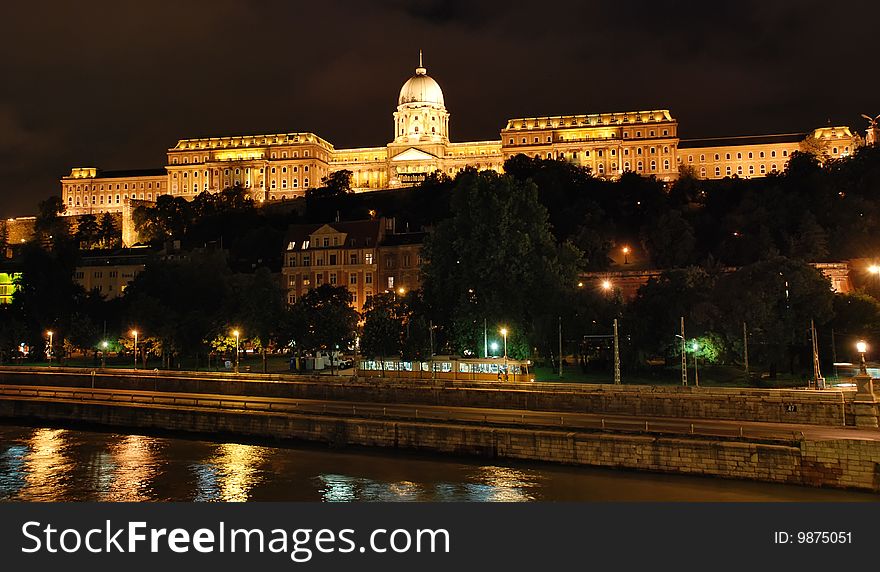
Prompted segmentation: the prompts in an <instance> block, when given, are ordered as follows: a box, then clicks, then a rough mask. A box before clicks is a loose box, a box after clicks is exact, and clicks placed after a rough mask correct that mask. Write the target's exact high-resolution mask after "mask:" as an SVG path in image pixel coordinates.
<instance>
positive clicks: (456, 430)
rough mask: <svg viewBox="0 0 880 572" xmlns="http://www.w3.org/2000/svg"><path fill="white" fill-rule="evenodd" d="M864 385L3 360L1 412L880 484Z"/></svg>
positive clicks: (879, 453)
mask: <svg viewBox="0 0 880 572" xmlns="http://www.w3.org/2000/svg"><path fill="white" fill-rule="evenodd" d="M864 406H865V402H864V399H862V396H859V395H857V393H856V391H854V390H823V391H808V390H768V389H739V388H738V389H720V388H711V389H710V388H705V389H703V388H695V387H655V386H613V385H586V384H544V383H526V384H499V383H492V382H448V381H446V382H413V381H402V380H394V379H368V380H367V379H358V378H355V377H350V378H344V377H339V378H328V377H326V376H317V377H312V376H294V375H261V374H227V373H194V372H159V371H142V370H116V369H114V370H100V369H82V368H54V367H53V368H29V367H2V368H0V418H2V419H7V420H30V421H48V422H53V423H87V424H92V425H100V426H105V427H113V428H117V429H118V428H124V429H130V430H138V429H140V430H161V431H174V432H180V433H193V434H200V435H209V436H210V435H212V434H214V435H223V436H230V435H233V436H235V435H238V436H241V437H245V438H258V439H267V440H282V441H283V440H301V441H315V442H323V443H327V444H329V445H331V446H334V447H345V446H366V447H385V448H395V449H400V450H417V451H423V452H436V453H440V454H453V455H467V456H477V457H484V458H493V459H523V460H533V461H543V462H553V463H565V464H571V465H590V466H602V467H611V468H620V469H633V470H645V471H655V472H665V473H681V474H697V475H706V476H715V477H724V478H738V479H752V480H759V481H766V482H779V483H789V484H803V485H811V486H823V487H837V488H850V489H858V490H866V491H871V492H876V493H880V430H877V429H876V428H873V427H868V428H865V427H857V426H856V425H857V424H858V425H863V423H858V422H859V420H860V417H859V415H860V413H863V412H864V410H865V407H864Z"/></svg>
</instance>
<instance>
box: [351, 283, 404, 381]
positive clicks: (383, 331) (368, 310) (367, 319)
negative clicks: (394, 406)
mask: <svg viewBox="0 0 880 572" xmlns="http://www.w3.org/2000/svg"><path fill="white" fill-rule="evenodd" d="M402 329H403V321H402V319H401V316H400V307H399V305H398V303H397V296H396V295H395V294H392V293H382V294H377V295H375V296H370V297H369V298H367V301H366V302H365V303H364V329H363V335H362V336H361V342H360V348H361V353H362V354H364V356H367V357H371V358H376V357H381V358H383V359H382V369H383V371H384V368H385V360H384V358H387V357H390V356H394V357H400V353H401V331H402Z"/></svg>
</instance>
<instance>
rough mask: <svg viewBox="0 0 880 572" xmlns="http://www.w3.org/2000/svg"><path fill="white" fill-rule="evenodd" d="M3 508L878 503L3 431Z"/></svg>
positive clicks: (464, 465) (611, 476)
mask: <svg viewBox="0 0 880 572" xmlns="http://www.w3.org/2000/svg"><path fill="white" fill-rule="evenodd" d="M0 500H20V501H151V500H152V501H251V500H254V501H878V500H880V495H871V494H867V493H855V492H848V491H837V490H824V489H813V488H807V487H797V486H787V485H773V484H764V483H753V482H746V481H733V480H723V479H709V478H700V477H689V476H678V475H655V474H648V473H635V472H626V471H614V470H605V469H593V468H583V467H564V466H556V465H546V464H534V463H497V462H484V461H481V460H470V459H459V458H447V457H437V456H430V457H427V456H418V455H408V454H399V453H395V454H392V453H389V452H382V451H376V452H374V451H363V450H356V451H353V450H330V449H326V448H321V447H308V446H303V447H296V448H291V447H278V446H266V445H262V444H254V443H238V442H234V441H229V440H225V441H217V442H213V441H204V440H195V439H187V438H179V437H168V436H156V435H129V434H121V433H114V432H97V431H84V430H79V429H76V430H72V429H65V428H52V427H24V426H13V425H0Z"/></svg>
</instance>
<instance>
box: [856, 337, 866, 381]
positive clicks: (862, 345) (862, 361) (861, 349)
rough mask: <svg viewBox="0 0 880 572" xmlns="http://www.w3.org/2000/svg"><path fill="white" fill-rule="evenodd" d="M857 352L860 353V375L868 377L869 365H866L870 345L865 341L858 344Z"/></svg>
mask: <svg viewBox="0 0 880 572" xmlns="http://www.w3.org/2000/svg"><path fill="white" fill-rule="evenodd" d="M856 350H858V352H859V374H860V375H868V365H867V364H866V363H865V352H867V351H868V344H866V343H865V342H864V340H859V341H858V342H857V343H856Z"/></svg>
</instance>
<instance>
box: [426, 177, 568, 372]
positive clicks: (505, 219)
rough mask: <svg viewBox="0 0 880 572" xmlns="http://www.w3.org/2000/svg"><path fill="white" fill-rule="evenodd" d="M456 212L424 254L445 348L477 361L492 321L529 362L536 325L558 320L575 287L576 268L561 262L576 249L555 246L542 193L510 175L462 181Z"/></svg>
mask: <svg viewBox="0 0 880 572" xmlns="http://www.w3.org/2000/svg"><path fill="white" fill-rule="evenodd" d="M451 211H452V218H450V219H447V220H445V221H443V222H441V223H440V224H439V225H438V226H437V228H436V229H435V230H434V232H433V233H432V234H431V235H429V237H428V239H427V243H426V244H425V247H424V249H423V259H424V260H425V263H424V265H423V268H422V273H423V277H424V281H423V284H424V292H425V299H426V300H427V301H429V303H430V304H431V307H432V310H431V312H432V318H433V320H434V322H435V323H436V324H438V325H440V333H441V334H442V336H443V338H445V339H444V340H443V341H444V342H445V344H446V345H447V346H448V347H449V349H450V350H452V351H453V352H462V353H465V354H475V353H476V352H477V351H479V350H481V348H482V337H483V333H482V332H483V322H484V320H486V321H487V322H488V323H490V324H493V329H496V328H497V327H499V326H500V325H501V324H504V325H506V326H507V327H508V329H509V330H510V331H511V336H510V338H509V340H508V351H509V353H510V355H512V356H513V357H526V356H527V355H528V354H529V349H530V348H531V341H532V340H531V336H532V334H533V324H534V323H535V321H536V318H537V317H538V316H541V315H543V314H546V313H549V315H556V310H555V307H556V304H557V303H558V302H559V300H560V299H561V296H560V295H559V293H561V292H563V291H565V290H566V289H567V288H573V287H574V283H575V274H576V266H575V265H573V264H568V263H566V264H563V263H561V260H562V259H561V257H560V249H562V250H565V251H571V250H572V249H573V247H572V246H571V245H564V246H563V247H559V248H558V247H557V245H556V244H555V241H554V240H553V235H552V234H551V232H550V225H549V224H548V221H547V210H546V209H545V208H544V206H543V205H541V204H540V202H539V201H538V191H537V187H536V186H535V185H534V184H533V183H531V182H521V181H519V180H517V179H515V178H513V177H512V176H510V175H499V174H497V173H494V172H491V171H482V172H479V173H477V172H468V173H466V174H464V175H463V176H460V177H459V178H458V179H457V181H456V185H455V188H454V190H453V194H452V203H451ZM579 256H580V253H574V256H572V257H566V258H564V260H571V259H578V258H579Z"/></svg>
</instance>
